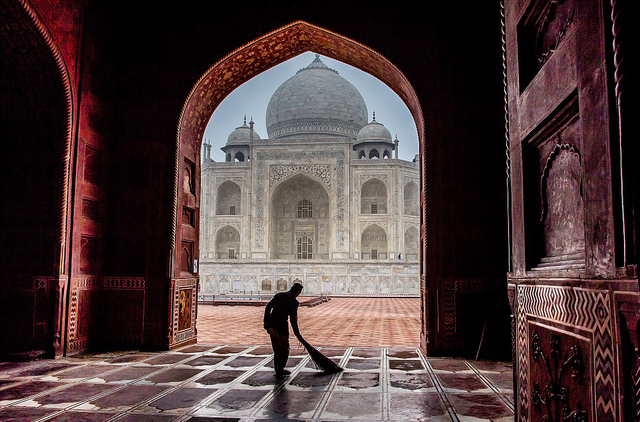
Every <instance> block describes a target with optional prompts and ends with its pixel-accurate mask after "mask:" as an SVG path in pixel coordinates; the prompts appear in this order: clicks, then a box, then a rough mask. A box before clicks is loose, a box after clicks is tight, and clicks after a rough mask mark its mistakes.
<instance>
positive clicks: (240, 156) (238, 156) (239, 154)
mask: <svg viewBox="0 0 640 422" xmlns="http://www.w3.org/2000/svg"><path fill="white" fill-rule="evenodd" d="M233 158H234V160H235V161H236V162H237V163H241V162H243V161H244V160H245V159H244V154H243V153H242V151H238V152H236V155H234V157H233Z"/></svg>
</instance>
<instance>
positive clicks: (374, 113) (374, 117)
mask: <svg viewBox="0 0 640 422" xmlns="http://www.w3.org/2000/svg"><path fill="white" fill-rule="evenodd" d="M373 121H374V122H375V121H376V111H375V110H373Z"/></svg>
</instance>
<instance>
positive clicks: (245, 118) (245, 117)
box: [244, 114, 247, 126]
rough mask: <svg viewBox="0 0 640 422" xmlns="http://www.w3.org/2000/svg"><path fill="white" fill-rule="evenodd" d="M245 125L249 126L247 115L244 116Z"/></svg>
mask: <svg viewBox="0 0 640 422" xmlns="http://www.w3.org/2000/svg"><path fill="white" fill-rule="evenodd" d="M244 125H245V126H246V125H247V115H246V114H245V115H244Z"/></svg>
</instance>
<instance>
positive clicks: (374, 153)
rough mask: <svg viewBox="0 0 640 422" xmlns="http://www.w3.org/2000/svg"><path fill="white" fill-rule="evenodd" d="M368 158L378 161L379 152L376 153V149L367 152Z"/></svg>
mask: <svg viewBox="0 0 640 422" xmlns="http://www.w3.org/2000/svg"><path fill="white" fill-rule="evenodd" d="M369 158H371V159H373V158H376V159H379V158H380V151H378V150H377V149H375V148H373V149H371V151H369Z"/></svg>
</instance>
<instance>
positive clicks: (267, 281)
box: [261, 278, 272, 292]
mask: <svg viewBox="0 0 640 422" xmlns="http://www.w3.org/2000/svg"><path fill="white" fill-rule="evenodd" d="M261 287H262V291H265V292H269V291H271V290H272V289H271V280H270V279H268V278H265V279H264V280H262V285H261Z"/></svg>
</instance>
